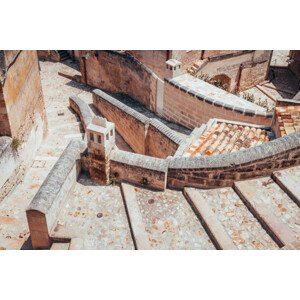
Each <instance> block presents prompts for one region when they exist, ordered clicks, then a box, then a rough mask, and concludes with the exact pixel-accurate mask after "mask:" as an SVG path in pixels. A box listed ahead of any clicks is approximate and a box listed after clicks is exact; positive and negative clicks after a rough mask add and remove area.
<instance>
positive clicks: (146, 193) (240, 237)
mask: <svg viewBox="0 0 300 300" xmlns="http://www.w3.org/2000/svg"><path fill="white" fill-rule="evenodd" d="M85 180H87V181H82V179H81V180H80V181H79V182H81V183H84V186H82V185H80V184H79V185H78V187H77V188H76V189H75V191H74V193H73V194H72V195H70V198H69V202H68V204H67V206H66V210H65V211H63V210H62V213H61V217H60V220H59V222H63V223H64V226H66V227H68V228H63V230H57V233H59V231H61V232H62V231H63V232H68V230H70V229H72V230H73V232H76V231H78V232H79V231H81V232H82V235H81V236H80V237H78V240H80V239H81V242H79V243H78V242H77V246H75V247H70V245H69V243H70V241H73V240H75V239H74V238H75V235H72V236H70V240H69V241H67V240H63V239H61V241H60V243H58V242H59V239H57V237H56V243H55V244H53V246H52V249H60V250H61V249H67V248H68V249H132V247H133V245H134V248H135V249H138V250H150V249H151V250H163V249H170V250H171V249H172V250H187V249H207V250H208V249H209V250H212V249H224V250H232V249H240V250H275V249H280V248H282V249H295V248H297V245H300V239H299V237H300V209H299V199H300V187H299V182H300V167H292V168H289V169H285V170H282V171H277V172H274V173H273V175H272V176H271V177H264V178H259V179H252V180H246V181H239V182H235V184H234V186H233V187H226V188H218V189H211V190H204V189H195V188H189V187H186V188H185V189H184V191H183V192H182V191H174V190H169V189H167V190H165V191H164V192H158V191H153V190H149V189H147V188H146V187H145V188H144V187H137V186H133V185H131V184H127V183H122V184H121V188H119V187H117V186H115V187H103V186H97V185H95V186H89V184H92V182H90V181H89V180H88V179H85ZM83 189H86V191H83ZM106 189H107V190H106ZM108 189H109V190H108ZM90 190H92V191H91V192H89V191H90ZM105 191H106V192H105ZM99 192H101V193H99ZM81 193H84V196H85V200H84V201H81V200H80V199H83V198H82V196H83V195H82V194H81ZM103 193H104V194H103ZM111 193H112V194H111ZM88 195H90V196H88ZM74 196H75V199H74ZM87 197H90V198H91V199H87ZM121 198H123V200H120V199H121ZM76 199H77V200H76ZM78 201H80V202H78ZM95 201H96V202H95ZM116 209H117V210H116ZM100 211H101V212H100ZM97 212H98V214H96V213H97ZM99 212H100V213H99ZM125 212H126V213H125ZM89 214H90V216H89ZM63 215H64V217H62V216H63ZM93 215H95V216H94V218H93ZM97 215H98V216H97ZM100 215H101V217H100V218H99V216H100ZM117 216H118V217H117ZM74 217H75V218H74ZM64 218H65V220H63V219H64ZM67 219H68V220H67ZM72 219H73V220H72ZM74 219H76V220H75V221H74ZM126 219H127V221H126ZM116 222H119V224H116ZM129 233H131V234H129ZM63 235H65V233H64V234H62V236H63ZM61 242H64V243H61ZM71 244H72V242H71Z"/></svg>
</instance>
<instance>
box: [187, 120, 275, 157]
mask: <svg viewBox="0 0 300 300" xmlns="http://www.w3.org/2000/svg"><path fill="white" fill-rule="evenodd" d="M268 141H269V136H268V134H267V131H266V130H264V129H261V128H257V127H251V126H250V125H249V126H248V125H242V124H230V123H227V122H214V123H213V124H212V125H211V126H210V127H209V128H207V129H206V131H205V132H204V133H202V134H201V136H199V137H198V138H197V139H196V140H195V141H194V142H193V143H192V144H191V145H190V146H189V147H188V149H187V150H186V151H185V153H184V155H183V156H203V155H215V154H223V153H230V152H234V151H237V150H242V149H246V148H250V147H253V146H257V145H260V144H262V143H265V142H268Z"/></svg>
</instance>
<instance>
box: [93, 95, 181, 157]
mask: <svg viewBox="0 0 300 300" xmlns="http://www.w3.org/2000/svg"><path fill="white" fill-rule="evenodd" d="M93 103H94V106H95V107H97V109H98V110H99V112H100V113H101V114H102V115H103V116H104V117H105V118H107V119H108V120H109V121H111V122H113V123H115V126H116V130H117V131H118V133H119V134H120V135H121V136H122V137H123V138H124V140H125V141H126V143H127V144H128V145H129V146H130V147H131V148H132V149H133V150H134V151H135V152H136V153H139V154H146V155H150V156H155V157H158V158H166V157H167V156H169V155H174V154H175V152H176V150H177V148H178V147H179V145H180V143H181V142H182V140H181V138H180V137H179V136H178V135H177V134H176V133H175V132H174V131H173V130H171V129H170V128H169V127H167V126H166V125H164V124H163V123H162V122H160V121H158V120H156V119H151V118H147V117H146V116H144V115H143V114H141V113H139V112H137V111H135V110H134V109H132V108H131V107H129V106H127V105H125V104H123V103H122V102H120V101H118V100H117V99H115V98H113V97H111V96H109V95H108V94H106V93H104V92H103V91H101V90H94V92H93Z"/></svg>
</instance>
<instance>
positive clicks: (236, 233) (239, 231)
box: [185, 188, 278, 250]
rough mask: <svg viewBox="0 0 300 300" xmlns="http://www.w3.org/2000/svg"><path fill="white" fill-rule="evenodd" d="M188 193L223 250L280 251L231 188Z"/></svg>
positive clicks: (190, 191) (192, 190)
mask: <svg viewBox="0 0 300 300" xmlns="http://www.w3.org/2000/svg"><path fill="white" fill-rule="evenodd" d="M185 191H186V194H187V196H188V197H189V198H190V201H191V202H192V205H193V206H194V207H195V208H196V209H197V210H198V212H199V214H200V216H201V218H203V220H204V222H205V223H206V224H207V227H208V228H209V230H210V231H211V233H212V235H213V236H214V237H215V239H216V241H217V243H218V244H219V245H220V247H221V248H222V249H234V248H237V249H243V250H252V249H255V250H258V249H263V250H266V249H278V246H277V245H276V243H275V242H274V241H273V240H272V239H271V237H270V236H269V235H268V234H267V232H266V231H265V230H264V229H263V228H262V226H261V225H260V224H259V222H258V221H257V220H256V219H255V218H254V217H253V215H252V214H251V213H250V211H249V210H248V209H247V207H246V206H245V205H244V204H243V202H242V201H241V199H240V198H239V197H238V195H237V194H236V193H235V192H234V190H233V189H232V188H222V189H213V190H199V189H186V190H185Z"/></svg>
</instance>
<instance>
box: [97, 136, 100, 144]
mask: <svg viewBox="0 0 300 300" xmlns="http://www.w3.org/2000/svg"><path fill="white" fill-rule="evenodd" d="M97 137H98V143H99V144H101V135H98V136H97Z"/></svg>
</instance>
